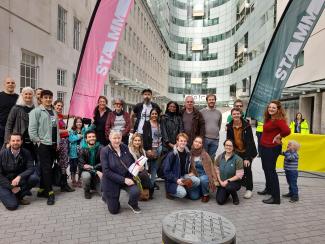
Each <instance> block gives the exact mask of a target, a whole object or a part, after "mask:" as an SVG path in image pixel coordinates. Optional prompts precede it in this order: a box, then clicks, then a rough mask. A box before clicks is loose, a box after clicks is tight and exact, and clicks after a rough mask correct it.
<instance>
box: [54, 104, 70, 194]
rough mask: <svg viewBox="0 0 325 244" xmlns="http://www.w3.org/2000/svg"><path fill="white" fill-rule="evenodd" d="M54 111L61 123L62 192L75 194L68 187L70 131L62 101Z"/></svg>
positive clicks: (59, 151)
mask: <svg viewBox="0 0 325 244" xmlns="http://www.w3.org/2000/svg"><path fill="white" fill-rule="evenodd" d="M53 105H54V110H55V112H56V113H57V114H58V121H59V134H60V143H59V148H58V164H59V166H60V168H61V173H62V176H61V191H62V192H73V191H75V190H74V189H73V188H71V187H70V186H69V185H68V175H67V168H68V165H69V139H68V137H69V131H68V129H67V125H66V123H65V122H64V120H63V119H64V118H66V116H65V115H63V113H62V111H63V106H64V104H63V102H62V101H61V100H56V101H55V102H54V104H53Z"/></svg>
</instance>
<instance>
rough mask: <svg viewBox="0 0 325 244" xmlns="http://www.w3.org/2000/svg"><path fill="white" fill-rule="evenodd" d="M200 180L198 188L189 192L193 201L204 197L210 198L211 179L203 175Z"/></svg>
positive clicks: (193, 188)
mask: <svg viewBox="0 0 325 244" xmlns="http://www.w3.org/2000/svg"><path fill="white" fill-rule="evenodd" d="M198 178H199V179H200V185H199V186H197V187H192V188H191V189H189V190H188V195H189V197H190V198H191V199H192V200H196V199H199V198H200V197H201V196H202V195H203V196H209V178H208V176H207V175H201V176H199V177H198Z"/></svg>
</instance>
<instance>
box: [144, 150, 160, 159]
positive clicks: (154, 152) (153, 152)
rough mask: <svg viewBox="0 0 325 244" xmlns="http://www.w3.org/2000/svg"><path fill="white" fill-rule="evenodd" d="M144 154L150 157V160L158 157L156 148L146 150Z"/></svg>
mask: <svg viewBox="0 0 325 244" xmlns="http://www.w3.org/2000/svg"><path fill="white" fill-rule="evenodd" d="M146 156H147V158H148V159H151V160H155V159H158V151H157V150H156V149H151V150H147V151H146Z"/></svg>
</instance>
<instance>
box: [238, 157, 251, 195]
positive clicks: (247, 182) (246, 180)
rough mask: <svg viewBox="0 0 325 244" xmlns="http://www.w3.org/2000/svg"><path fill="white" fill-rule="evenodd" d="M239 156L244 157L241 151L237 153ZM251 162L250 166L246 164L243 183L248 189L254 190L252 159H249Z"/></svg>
mask: <svg viewBox="0 0 325 244" xmlns="http://www.w3.org/2000/svg"><path fill="white" fill-rule="evenodd" d="M237 154H238V156H239V157H241V158H243V157H242V154H241V153H239V152H238V153H237ZM249 162H250V164H249V166H248V167H245V166H244V176H243V178H242V185H243V186H246V190H247V191H248V190H249V191H252V190H253V173H252V161H251V160H249Z"/></svg>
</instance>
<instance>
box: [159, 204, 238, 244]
mask: <svg viewBox="0 0 325 244" xmlns="http://www.w3.org/2000/svg"><path fill="white" fill-rule="evenodd" d="M162 241H163V243H164V244H189V243H204V244H209V243H220V244H221V243H222V244H228V243H229V244H233V243H234V244H235V243H236V230H235V227H234V225H233V224H232V223H231V222H230V221H229V220H228V219H226V218H225V217H223V216H221V215H219V214H216V213H211V212H207V211H202V210H181V211H175V212H172V213H171V214H169V215H167V216H166V217H165V218H164V219H163V223H162Z"/></svg>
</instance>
